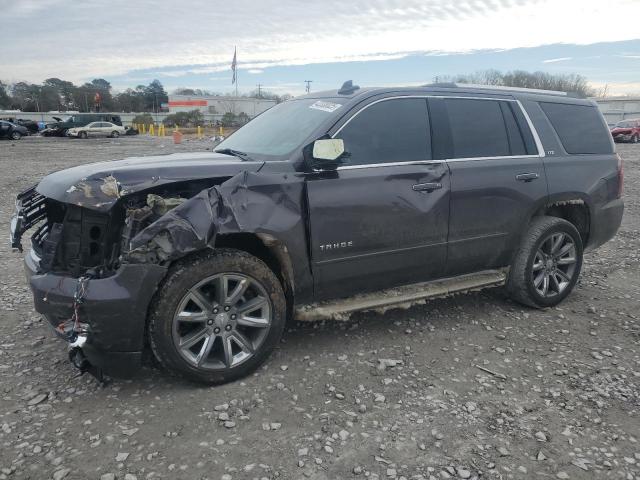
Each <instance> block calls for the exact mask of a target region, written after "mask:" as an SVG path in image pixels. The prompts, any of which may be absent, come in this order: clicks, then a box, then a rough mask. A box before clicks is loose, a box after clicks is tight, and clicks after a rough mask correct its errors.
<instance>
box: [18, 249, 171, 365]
mask: <svg viewBox="0 0 640 480" xmlns="http://www.w3.org/2000/svg"><path fill="white" fill-rule="evenodd" d="M39 262H40V258H39V257H38V256H37V254H36V253H35V252H34V251H33V250H31V251H30V252H29V253H28V254H27V256H26V257H25V262H24V263H25V270H26V274H27V279H28V281H29V285H30V286H31V290H32V291H33V298H34V304H35V308H36V311H37V312H39V313H41V314H42V315H44V316H45V317H46V318H47V320H48V321H49V323H50V324H51V325H52V326H53V327H54V328H56V331H58V332H59V330H58V329H57V327H58V326H59V325H61V324H63V323H65V322H68V321H69V319H71V318H72V317H73V313H74V295H75V294H76V289H77V285H78V279H77V278H73V277H67V276H62V275H57V274H53V273H44V274H42V273H38V268H39ZM166 272H167V268H166V267H163V266H161V265H155V264H125V265H122V266H121V267H120V268H118V270H117V271H116V272H115V274H114V275H112V276H110V277H107V278H95V279H91V280H90V281H89V282H88V283H87V284H86V289H85V291H84V295H83V301H82V303H81V304H80V305H78V307H77V308H78V319H79V321H80V322H81V323H82V324H83V325H86V326H87V332H86V340H85V341H83V344H82V352H83V353H84V356H85V357H86V358H87V360H88V361H89V362H90V363H91V364H92V365H93V366H95V367H98V368H100V369H102V371H103V372H104V373H105V374H107V375H110V376H114V377H129V376H131V375H132V374H133V373H134V372H135V371H136V370H137V367H139V366H140V360H141V357H142V351H143V349H144V332H145V325H146V318H147V309H148V306H149V303H150V302H151V299H152V297H153V294H154V293H155V291H156V289H157V287H158V284H159V283H160V281H161V280H162V279H163V278H164V276H165V275H166ZM76 347H77V346H76Z"/></svg>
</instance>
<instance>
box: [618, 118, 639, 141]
mask: <svg viewBox="0 0 640 480" xmlns="http://www.w3.org/2000/svg"><path fill="white" fill-rule="evenodd" d="M611 136H612V137H613V140H614V141H615V142H630V143H638V142H639V141H640V120H623V121H621V122H618V123H616V126H615V127H613V129H612V130H611Z"/></svg>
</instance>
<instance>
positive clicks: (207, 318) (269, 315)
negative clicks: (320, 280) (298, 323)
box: [149, 249, 286, 384]
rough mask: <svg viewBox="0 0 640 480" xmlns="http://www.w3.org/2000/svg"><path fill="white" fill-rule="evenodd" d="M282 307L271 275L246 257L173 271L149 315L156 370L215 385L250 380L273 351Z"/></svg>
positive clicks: (196, 261)
mask: <svg viewBox="0 0 640 480" xmlns="http://www.w3.org/2000/svg"><path fill="white" fill-rule="evenodd" d="M285 319H286V300H285V296H284V292H283V290H282V286H281V285H280V282H279V281H278V278H277V277H276V276H275V275H274V273H273V272H272V271H271V270H270V269H269V267H267V266H266V265H265V264H264V263H263V262H262V261H261V260H259V259H258V258H256V257H254V256H252V255H249V254H248V253H245V252H242V251H239V250H231V249H219V250H215V251H213V252H206V253H203V254H199V255H196V256H194V257H190V258H189V259H186V260H183V261H180V262H178V263H176V264H175V265H174V266H173V267H172V268H171V270H170V272H169V274H168V276H167V279H166V280H165V282H164V284H163V286H162V288H161V289H160V290H159V291H158V293H157V295H156V297H155V300H154V303H153V305H152V307H151V310H150V319H149V338H150V343H151V348H152V350H153V353H154V355H155V357H156V358H157V359H158V361H159V362H160V364H161V365H163V366H164V367H166V368H167V369H169V370H171V371H173V372H176V373H178V374H180V375H182V376H184V377H187V378H189V379H191V380H195V381H199V382H204V383H209V384H215V383H225V382H229V381H232V380H236V379H238V378H241V377H244V376H245V375H248V374H249V373H251V372H252V371H253V370H255V369H256V368H257V367H258V366H260V365H261V364H262V363H263V362H264V361H265V360H266V359H267V357H268V356H269V354H270V353H271V351H272V350H273V349H274V348H275V347H276V346H277V345H278V342H279V341H280V338H281V336H282V332H283V330H284V325H285Z"/></svg>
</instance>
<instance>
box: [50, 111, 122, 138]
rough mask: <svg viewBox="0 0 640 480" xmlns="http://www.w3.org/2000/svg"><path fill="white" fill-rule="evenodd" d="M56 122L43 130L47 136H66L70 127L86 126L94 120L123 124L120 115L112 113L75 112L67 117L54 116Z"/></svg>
mask: <svg viewBox="0 0 640 480" xmlns="http://www.w3.org/2000/svg"><path fill="white" fill-rule="evenodd" d="M53 118H54V119H56V122H53V123H48V124H47V128H46V129H44V130H43V131H42V135H44V136H45V137H49V136H57V137H64V136H66V135H67V131H68V130H69V129H70V128H76V127H84V126H86V125H88V124H90V123H92V122H109V123H113V124H114V125H118V126H122V119H121V118H120V115H114V114H112V113H75V114H73V115H71V116H68V117H66V118H61V117H53Z"/></svg>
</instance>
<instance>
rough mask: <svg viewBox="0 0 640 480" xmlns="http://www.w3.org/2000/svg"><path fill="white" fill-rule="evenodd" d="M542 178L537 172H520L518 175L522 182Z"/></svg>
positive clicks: (517, 177) (517, 178)
mask: <svg viewBox="0 0 640 480" xmlns="http://www.w3.org/2000/svg"><path fill="white" fill-rule="evenodd" d="M538 178H540V175H538V174H537V173H520V174H518V175H516V180H518V181H520V182H531V181H532V180H537V179H538Z"/></svg>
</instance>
